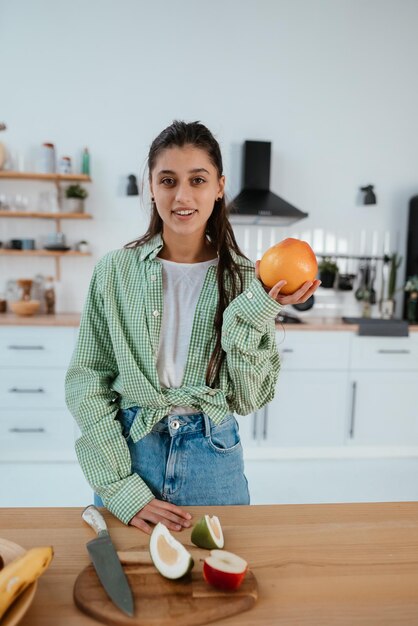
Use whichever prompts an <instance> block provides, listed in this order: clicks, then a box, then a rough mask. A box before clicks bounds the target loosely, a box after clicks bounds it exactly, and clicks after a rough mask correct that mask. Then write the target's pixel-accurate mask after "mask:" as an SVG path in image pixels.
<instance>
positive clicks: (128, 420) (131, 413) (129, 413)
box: [115, 406, 140, 441]
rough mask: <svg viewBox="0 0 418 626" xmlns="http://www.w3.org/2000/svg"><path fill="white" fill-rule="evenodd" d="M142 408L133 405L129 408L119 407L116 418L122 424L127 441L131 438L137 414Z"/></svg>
mask: <svg viewBox="0 0 418 626" xmlns="http://www.w3.org/2000/svg"><path fill="white" fill-rule="evenodd" d="M139 410H140V408H139V407H138V406H132V407H131V408H129V409H119V411H118V412H117V415H116V418H115V419H117V420H118V422H119V423H120V425H121V426H122V435H123V436H124V437H125V439H126V441H128V440H129V437H130V432H131V427H132V424H133V423H134V420H135V418H136V416H137V415H138V413H139Z"/></svg>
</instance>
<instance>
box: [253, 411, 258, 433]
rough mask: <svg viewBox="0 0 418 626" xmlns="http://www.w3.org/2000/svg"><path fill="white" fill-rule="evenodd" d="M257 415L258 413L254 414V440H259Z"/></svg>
mask: <svg viewBox="0 0 418 626" xmlns="http://www.w3.org/2000/svg"><path fill="white" fill-rule="evenodd" d="M257 415H258V411H254V413H253V439H257Z"/></svg>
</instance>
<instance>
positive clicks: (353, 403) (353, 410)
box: [350, 381, 357, 439]
mask: <svg viewBox="0 0 418 626" xmlns="http://www.w3.org/2000/svg"><path fill="white" fill-rule="evenodd" d="M356 394H357V383H356V382H355V381H354V382H353V383H352V388H351V421H350V438H351V439H352V438H353V437H354V419H355V416H356Z"/></svg>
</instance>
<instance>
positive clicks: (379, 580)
mask: <svg viewBox="0 0 418 626" xmlns="http://www.w3.org/2000/svg"><path fill="white" fill-rule="evenodd" d="M184 508H185V509H187V510H189V511H190V512H191V513H192V515H193V520H192V521H193V522H195V521H197V520H198V519H199V518H200V517H201V516H202V515H203V514H205V513H207V514H210V515H218V517H219V518H220V521H221V524H222V527H223V530H224V535H225V549H227V550H230V551H231V552H236V553H237V554H239V555H241V556H243V557H244V558H245V559H246V560H247V561H248V563H249V566H250V568H251V569H252V571H253V572H254V574H255V576H256V578H257V580H258V585H259V599H258V602H257V603H256V605H255V607H254V608H252V609H251V610H250V611H247V612H245V613H241V614H238V615H236V616H235V617H229V618H228V619H225V620H220V621H218V622H213V623H214V624H216V623H217V624H219V625H221V624H222V625H223V624H224V625H225V626H227V625H229V626H233V625H234V624H239V625H240V626H257V625H258V624H259V625H260V626H261V625H262V626H280V625H286V626H288V625H289V624H297V625H298V626H301V625H305V624H315V625H319V624H320V625H321V626H327V625H333V626H334V625H337V624H338V625H342V624H344V625H347V626H351V625H352V624H357V625H358V624H362V625H363V624H370V625H371V626H376V624H379V626H380V625H384V624H387V625H389V624H390V625H392V624H417V623H418V592H417V589H418V503H417V502H399V503H371V504H370V503H360V504H331V505H329V504H322V505H268V506H267V505H266V506H225V507H210V506H208V507H184ZM81 511H82V509H81V508H80V509H79V508H50V509H47V508H45V509H42V508H39V509H36V508H35V509H26V510H25V509H1V510H0V536H1V537H2V538H5V539H8V540H10V541H14V542H16V543H18V544H20V545H22V546H23V547H25V548H29V547H32V546H35V545H53V546H54V550H55V556H54V559H53V561H52V564H51V566H50V568H49V569H48V570H47V571H46V573H45V574H44V575H43V576H42V577H41V578H40V579H39V586H38V590H37V593H36V596H35V598H34V601H33V603H32V605H31V607H30V608H29V611H28V612H27V613H26V615H25V617H24V618H23V619H22V621H21V622H20V624H21V626H88V625H93V624H97V622H95V621H94V620H92V619H91V618H89V617H87V616H85V615H84V614H83V613H81V612H80V611H79V610H78V609H77V608H76V606H75V605H74V603H73V598H72V593H73V585H74V581H75V579H76V577H77V575H78V573H79V572H80V571H81V570H82V569H83V568H84V567H85V566H86V565H87V564H88V563H89V558H88V554H87V551H86V547H85V544H86V543H87V541H89V540H90V539H92V538H93V537H94V534H93V531H92V530H91V529H90V528H89V527H88V526H87V525H86V524H85V523H84V522H83V521H82V520H81ZM104 514H105V517H106V521H107V522H108V525H109V528H110V533H111V536H112V538H113V542H114V544H115V546H116V548H117V549H118V550H121V549H127V548H130V547H134V546H136V547H138V548H141V547H142V548H146V547H147V546H148V541H149V537H148V535H145V534H144V533H142V532H141V531H139V530H137V529H135V528H133V527H128V526H124V525H123V524H122V523H120V522H119V521H118V520H117V519H115V518H114V517H113V516H112V515H110V514H109V513H108V512H107V511H105V512H104ZM190 532H191V531H190V530H184V531H183V532H181V533H173V534H174V535H175V536H176V537H177V538H179V540H180V541H181V542H182V543H184V544H187V543H188V542H190Z"/></svg>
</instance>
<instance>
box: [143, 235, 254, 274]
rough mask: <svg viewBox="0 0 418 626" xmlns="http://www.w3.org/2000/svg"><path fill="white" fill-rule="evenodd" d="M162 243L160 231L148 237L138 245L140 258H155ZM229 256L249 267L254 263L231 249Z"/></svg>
mask: <svg viewBox="0 0 418 626" xmlns="http://www.w3.org/2000/svg"><path fill="white" fill-rule="evenodd" d="M163 245H164V242H163V238H162V236H161V234H160V233H157V234H156V235H154V237H152V239H150V240H149V241H147V242H146V243H144V244H143V245H142V246H140V247H139V258H140V260H141V261H144V260H145V259H148V260H149V261H152V260H153V259H155V257H156V256H157V254H158V253H159V251H160V250H161V248H162V247H163ZM231 256H232V258H233V259H234V261H235V262H236V263H239V264H240V265H248V266H250V267H252V266H253V265H254V263H253V262H252V261H248V260H247V259H244V257H242V256H239V255H238V254H236V253H235V252H234V251H233V250H231Z"/></svg>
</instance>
